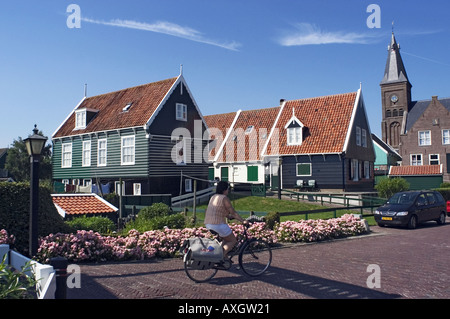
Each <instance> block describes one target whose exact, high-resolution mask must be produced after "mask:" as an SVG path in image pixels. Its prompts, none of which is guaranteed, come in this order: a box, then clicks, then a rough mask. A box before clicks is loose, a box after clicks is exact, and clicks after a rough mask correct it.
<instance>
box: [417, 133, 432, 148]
mask: <svg viewBox="0 0 450 319" xmlns="http://www.w3.org/2000/svg"><path fill="white" fill-rule="evenodd" d="M417 134H418V140H419V146H429V145H431V131H428V130H427V131H419V132H418V133H417ZM422 134H423V136H421V135H422Z"/></svg>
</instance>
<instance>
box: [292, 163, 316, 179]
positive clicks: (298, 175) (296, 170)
mask: <svg viewBox="0 0 450 319" xmlns="http://www.w3.org/2000/svg"><path fill="white" fill-rule="evenodd" d="M299 165H309V174H308V175H303V174H298V166H299ZM295 176H297V177H301V176H303V177H304V176H312V165H311V163H297V164H296V165H295Z"/></svg>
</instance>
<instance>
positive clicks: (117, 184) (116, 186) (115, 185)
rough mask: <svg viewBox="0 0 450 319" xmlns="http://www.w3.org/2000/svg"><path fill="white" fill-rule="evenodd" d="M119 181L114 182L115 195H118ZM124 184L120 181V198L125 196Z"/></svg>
mask: <svg viewBox="0 0 450 319" xmlns="http://www.w3.org/2000/svg"><path fill="white" fill-rule="evenodd" d="M120 188H121V187H120V181H116V182H114V191H115V192H116V194H117V195H120ZM125 189H126V188H125V182H124V181H122V196H125Z"/></svg>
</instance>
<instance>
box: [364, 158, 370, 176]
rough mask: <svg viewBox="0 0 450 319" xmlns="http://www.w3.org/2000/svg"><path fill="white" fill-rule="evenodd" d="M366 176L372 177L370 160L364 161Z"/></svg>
mask: <svg viewBox="0 0 450 319" xmlns="http://www.w3.org/2000/svg"><path fill="white" fill-rule="evenodd" d="M364 178H365V179H369V178H370V162H368V161H364Z"/></svg>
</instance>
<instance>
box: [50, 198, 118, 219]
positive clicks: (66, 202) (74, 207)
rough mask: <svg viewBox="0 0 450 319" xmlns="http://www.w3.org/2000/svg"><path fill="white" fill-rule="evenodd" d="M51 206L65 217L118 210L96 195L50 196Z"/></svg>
mask: <svg viewBox="0 0 450 319" xmlns="http://www.w3.org/2000/svg"><path fill="white" fill-rule="evenodd" d="M52 200H53V204H55V206H56V208H57V209H58V211H59V210H62V211H63V212H64V213H65V214H66V215H86V214H108V213H114V212H117V211H118V208H116V207H114V206H113V205H111V204H109V203H108V202H106V201H105V200H104V199H102V198H101V197H99V196H98V195H96V194H57V195H52Z"/></svg>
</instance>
